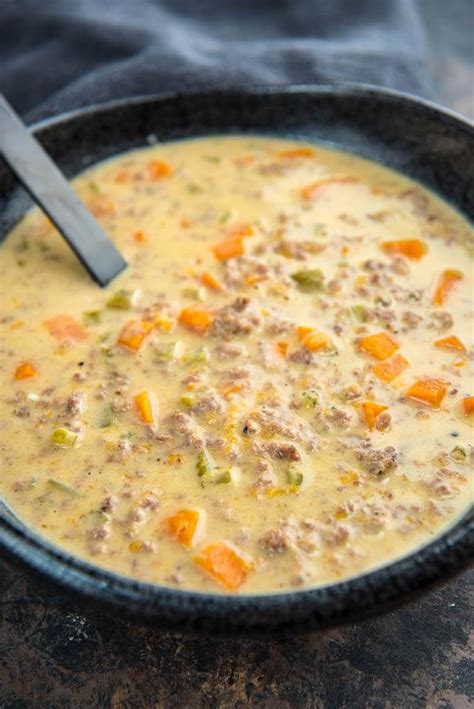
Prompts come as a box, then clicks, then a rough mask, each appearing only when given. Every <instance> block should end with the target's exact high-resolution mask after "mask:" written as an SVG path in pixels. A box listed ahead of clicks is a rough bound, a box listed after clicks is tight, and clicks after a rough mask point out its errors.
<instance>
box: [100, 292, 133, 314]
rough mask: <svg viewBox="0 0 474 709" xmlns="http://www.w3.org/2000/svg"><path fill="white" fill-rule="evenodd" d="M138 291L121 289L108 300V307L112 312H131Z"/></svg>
mask: <svg viewBox="0 0 474 709" xmlns="http://www.w3.org/2000/svg"><path fill="white" fill-rule="evenodd" d="M137 292H138V291H137V290H126V289H125V288H121V289H120V290H118V291H116V292H115V293H113V294H112V295H111V296H110V298H109V299H108V301H107V303H106V306H107V308H111V309H112V310H130V308H131V307H132V306H133V305H134V301H135V300H136V297H137Z"/></svg>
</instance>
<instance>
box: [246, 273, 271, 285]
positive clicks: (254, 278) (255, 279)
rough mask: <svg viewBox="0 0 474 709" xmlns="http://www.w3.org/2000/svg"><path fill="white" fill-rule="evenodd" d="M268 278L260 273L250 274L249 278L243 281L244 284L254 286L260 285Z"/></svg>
mask: <svg viewBox="0 0 474 709" xmlns="http://www.w3.org/2000/svg"><path fill="white" fill-rule="evenodd" d="M268 278H269V277H268V276H265V275H263V274H262V273H253V274H250V276H247V277H246V279H245V282H246V283H247V285H249V286H254V285H256V284H257V283H261V282H262V281H266V280H268Z"/></svg>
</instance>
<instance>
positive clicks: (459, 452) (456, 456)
mask: <svg viewBox="0 0 474 709" xmlns="http://www.w3.org/2000/svg"><path fill="white" fill-rule="evenodd" d="M451 458H452V459H453V460H455V461H456V462H457V463H464V461H465V460H466V458H467V453H466V451H465V450H464V448H462V447H461V446H455V447H454V448H453V450H452V451H451Z"/></svg>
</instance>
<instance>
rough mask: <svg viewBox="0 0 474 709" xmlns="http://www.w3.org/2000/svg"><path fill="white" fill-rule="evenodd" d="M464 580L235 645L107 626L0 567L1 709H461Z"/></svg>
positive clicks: (467, 678) (469, 595)
mask: <svg viewBox="0 0 474 709" xmlns="http://www.w3.org/2000/svg"><path fill="white" fill-rule="evenodd" d="M473 581H474V572H472V571H471V572H468V573H466V574H464V576H462V577H460V578H458V579H457V580H455V581H452V582H451V583H450V584H449V585H448V586H446V587H445V588H443V589H441V590H437V591H433V592H431V593H429V594H427V595H425V596H424V597H423V598H422V599H420V600H418V601H416V602H414V603H412V604H411V605H408V606H405V607H403V608H400V609H398V610H396V611H393V612H391V613H388V614H386V615H384V616H381V617H378V618H374V619H372V620H368V621H365V622H364V623H358V624H353V625H351V626H346V627H340V628H335V629H331V630H328V631H325V632H320V633H311V634H308V635H303V636H296V637H289V638H285V639H261V640H259V639H245V638H244V639H242V638H237V639H234V640H232V639H224V638H205V637H202V636H179V635H174V634H170V633H166V632H160V630H159V629H155V628H152V627H147V626H143V625H140V624H135V623H131V622H129V621H124V620H121V619H120V618H116V619H114V620H113V622H112V621H111V619H110V617H108V616H106V615H103V614H102V613H99V612H97V611H92V610H87V609H86V610H85V609H83V608H81V607H80V605H78V603H71V602H67V603H66V604H65V603H64V601H63V600H62V599H61V597H60V596H59V594H55V593H54V592H52V593H51V591H44V590H43V588H42V587H41V586H38V584H37V582H36V580H34V579H32V578H30V577H27V576H26V575H24V574H23V573H22V572H20V571H19V570H18V569H13V568H12V567H9V566H7V565H6V564H1V563H0V597H1V605H0V609H1V610H0V621H1V625H0V658H1V659H0V707H2V709H22V708H23V707H25V708H26V707H28V708H29V709H34V708H36V707H41V708H43V707H48V708H51V709H56V707H58V708H59V707H78V706H80V707H81V708H82V707H84V708H85V707H98V706H100V707H109V706H110V707H124V708H125V707H126V708H128V707H130V709H132V708H133V709H138V708H141V707H191V706H192V707H278V708H280V707H281V709H284V708H288V709H290V708H291V709H298V708H299V707H317V708H318V707H324V708H326V709H332V708H333V707H334V709H340V708H341V709H343V708H345V707H347V708H348V709H349V708H350V709H353V708H354V707H403V708H404V709H406V708H410V709H411V708H412V707H420V708H421V707H427V708H430V709H431V708H434V707H436V708H438V707H440V708H441V707H456V708H458V709H467V708H468V707H472V706H474V691H473V688H474V672H473V664H472V650H473V647H472V642H470V629H471V628H470V625H471V622H470V618H472V616H473V610H474V603H473V601H474V592H473V588H474V585H473ZM471 627H472V626H471Z"/></svg>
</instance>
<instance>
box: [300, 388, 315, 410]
mask: <svg viewBox="0 0 474 709" xmlns="http://www.w3.org/2000/svg"><path fill="white" fill-rule="evenodd" d="M301 397H302V399H303V404H304V406H305V408H306V409H314V408H316V406H318V404H319V394H318V392H317V391H314V389H308V390H307V391H304V392H303V393H302V394H301Z"/></svg>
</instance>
